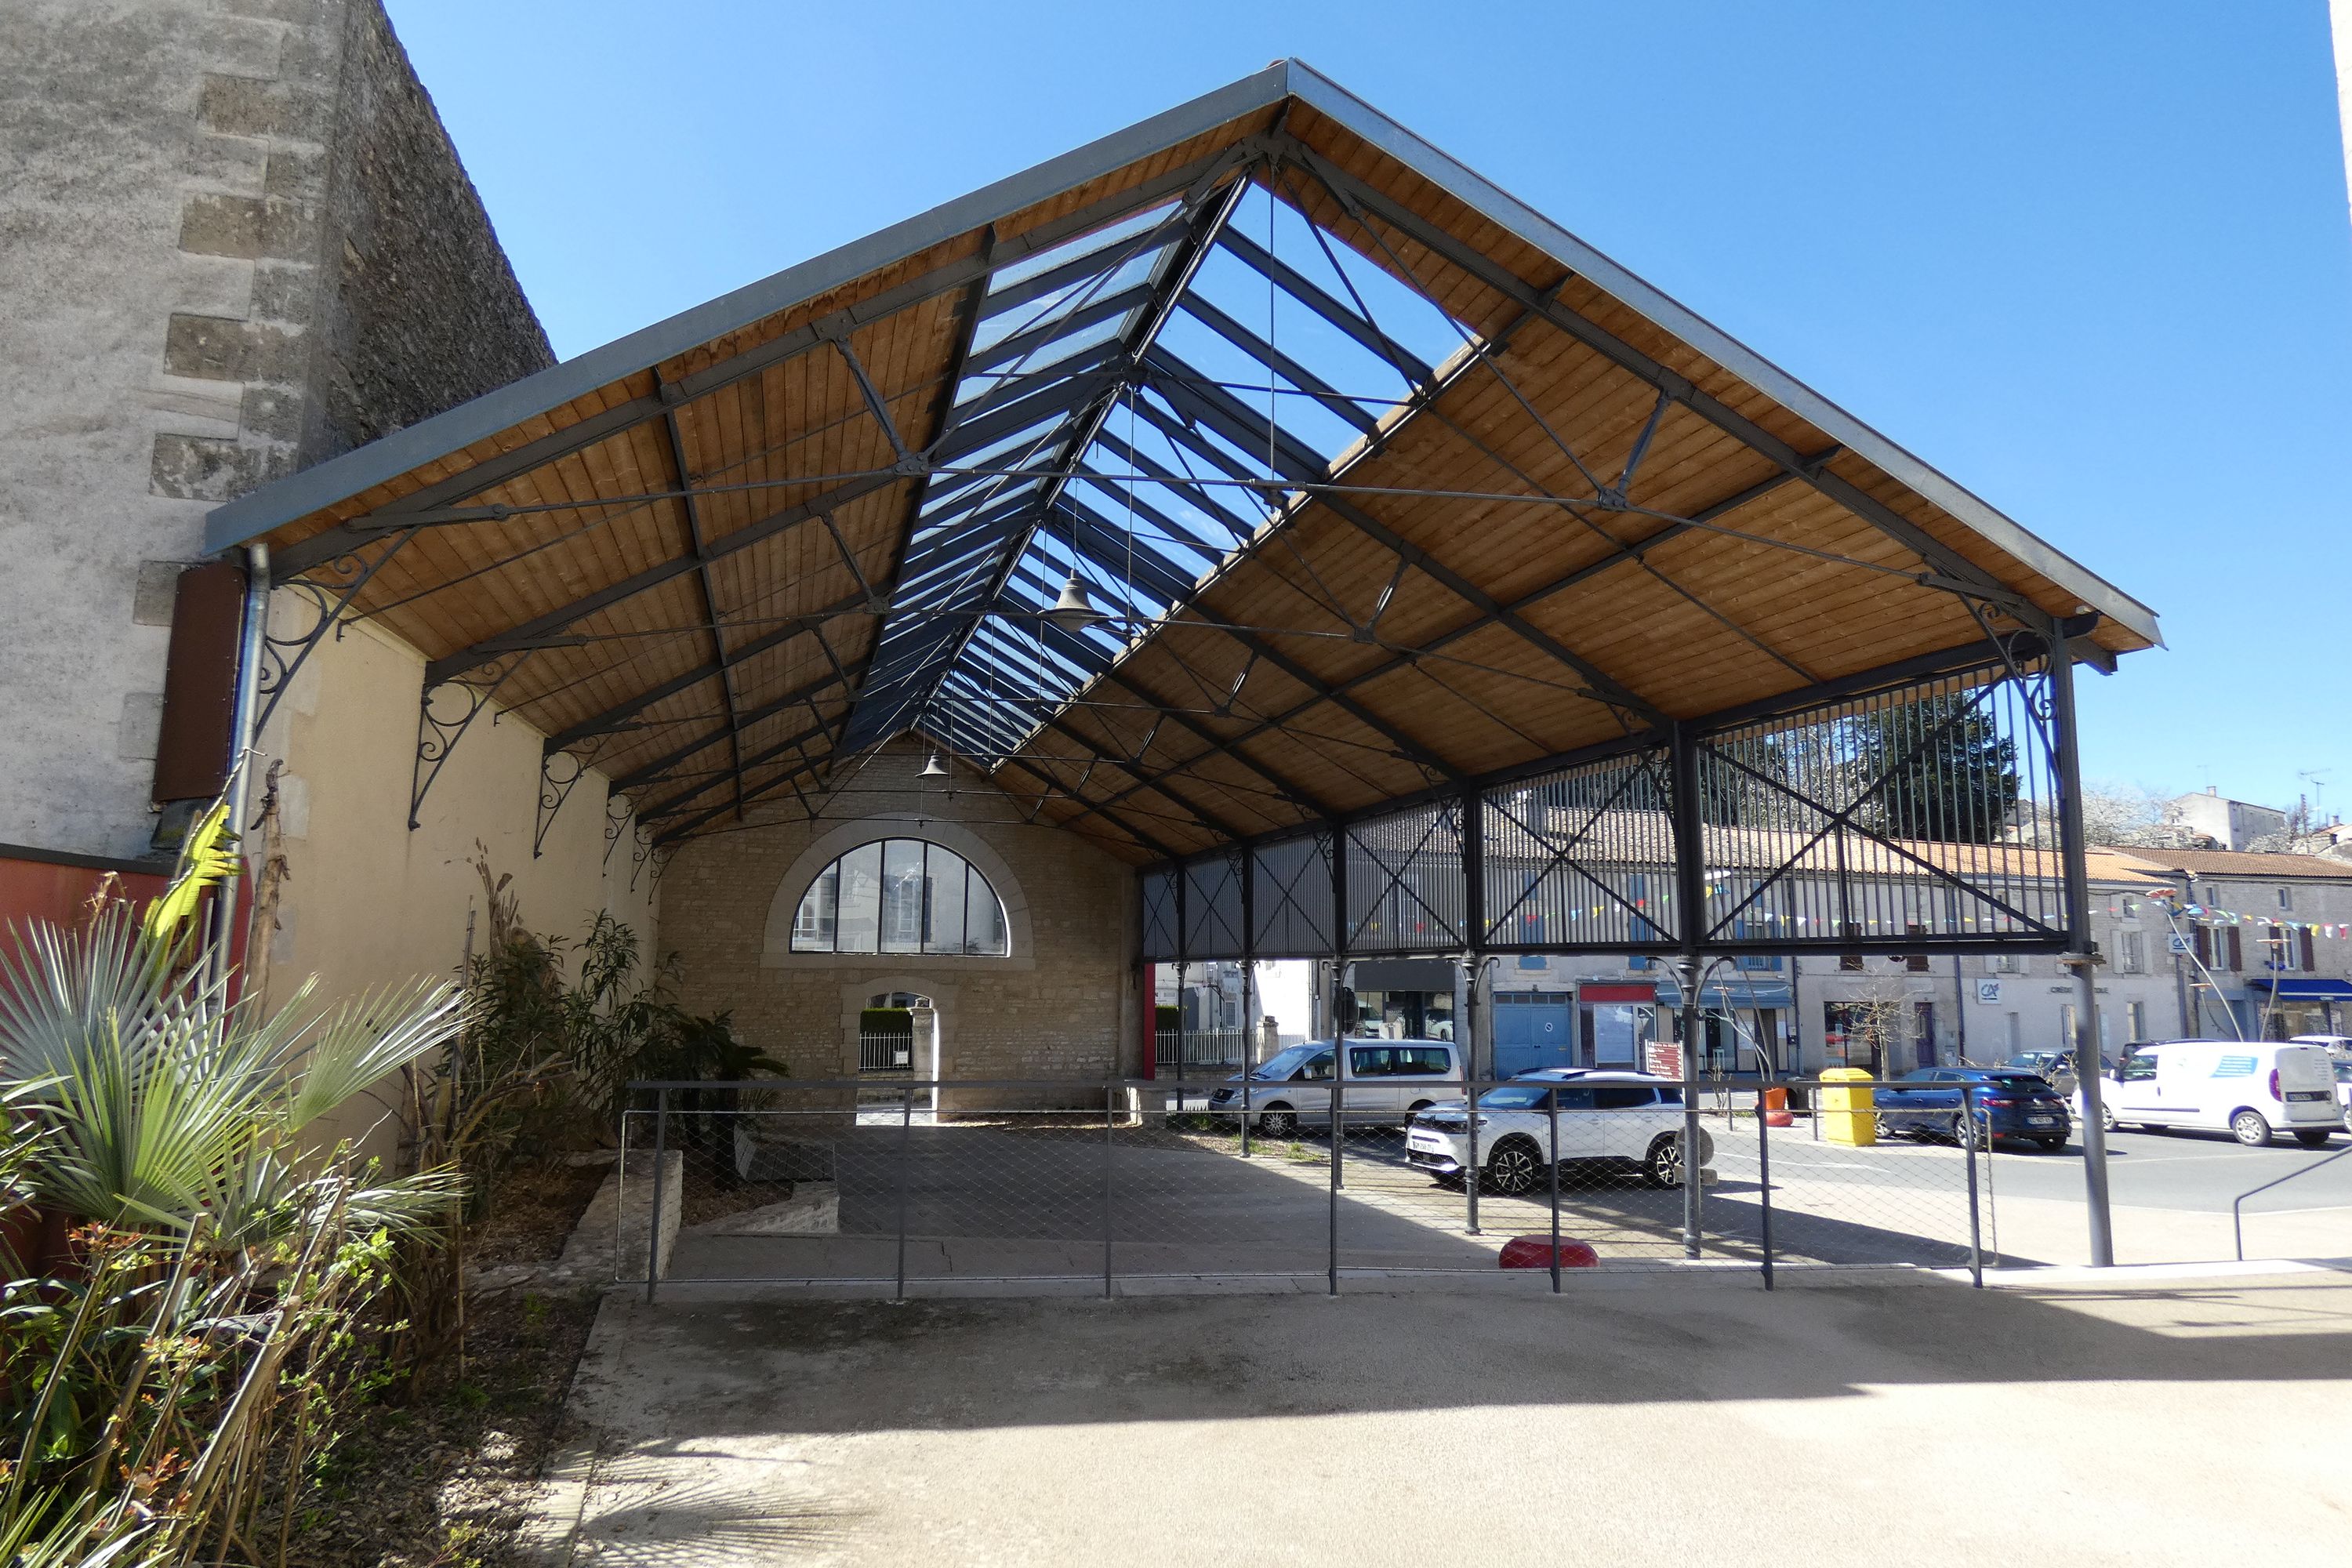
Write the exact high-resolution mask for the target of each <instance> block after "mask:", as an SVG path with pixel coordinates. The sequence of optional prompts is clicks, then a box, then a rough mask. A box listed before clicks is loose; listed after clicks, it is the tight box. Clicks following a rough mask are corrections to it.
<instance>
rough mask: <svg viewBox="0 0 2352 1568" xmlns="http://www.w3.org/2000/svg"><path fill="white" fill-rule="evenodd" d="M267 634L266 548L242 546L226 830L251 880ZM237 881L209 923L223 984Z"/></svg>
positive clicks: (231, 955)
mask: <svg viewBox="0 0 2352 1568" xmlns="http://www.w3.org/2000/svg"><path fill="white" fill-rule="evenodd" d="M268 632H269V546H268V544H266V543H260V542H256V543H252V544H248V545H247V546H246V547H245V626H244V635H243V637H241V638H240V639H239V646H238V647H237V656H236V710H235V712H234V715H233V717H232V718H231V720H230V721H229V779H228V830H229V832H231V833H232V834H234V835H236V858H237V864H238V866H239V867H241V868H246V869H247V872H248V873H249V874H251V875H255V876H258V875H259V868H257V867H253V866H251V865H250V864H249V862H248V861H247V855H246V845H245V830H246V826H247V823H246V817H247V812H249V811H250V810H251V808H252V798H253V765H252V764H253V742H254V740H255V736H254V733H253V721H254V717H255V715H256V714H257V712H258V711H259V710H260V700H261V653H262V639H263V638H264V637H267V636H268ZM237 883H238V879H237V878H236V877H235V876H232V877H230V878H229V879H227V880H226V882H224V883H223V884H222V885H221V890H220V895H219V898H218V899H217V900H215V907H214V915H213V919H214V921H215V924H214V928H213V956H212V972H213V978H214V979H215V981H218V982H223V983H226V980H227V978H228V973H229V965H230V964H231V963H233V962H235V960H236V916H237V907H236V906H237V891H238V888H237Z"/></svg>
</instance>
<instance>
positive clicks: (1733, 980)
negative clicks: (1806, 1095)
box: [1656, 972, 1796, 1078]
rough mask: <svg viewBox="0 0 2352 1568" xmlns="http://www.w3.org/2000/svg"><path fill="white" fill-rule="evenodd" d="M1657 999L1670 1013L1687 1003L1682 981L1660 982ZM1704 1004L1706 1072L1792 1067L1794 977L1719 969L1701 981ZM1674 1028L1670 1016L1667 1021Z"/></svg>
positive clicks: (1772, 1072)
mask: <svg viewBox="0 0 2352 1568" xmlns="http://www.w3.org/2000/svg"><path fill="white" fill-rule="evenodd" d="M1656 990H1657V1005H1658V1006H1659V1008H1660V1009H1661V1010H1663V1011H1664V1012H1665V1013H1667V1014H1668V1015H1669V1016H1671V1015H1672V1014H1673V1013H1674V1012H1675V1011H1677V1010H1679V1009H1680V1008H1681V1006H1682V1005H1683V991H1682V986H1681V985H1680V984H1677V983H1676V982H1675V981H1673V980H1662V981H1660V982H1659V983H1658V985H1657V987H1656ZM1699 1005H1700V1008H1701V1015H1700V1027H1699V1060H1698V1070H1699V1074H1700V1076H1701V1077H1705V1078H1724V1077H1730V1076H1733V1075H1736V1074H1747V1073H1753V1074H1757V1075H1759V1076H1762V1077H1767V1078H1769V1077H1774V1076H1777V1075H1780V1074H1782V1073H1786V1072H1789V1071H1790V1070H1793V1068H1795V1065H1796V1050H1795V1046H1794V1042H1793V1041H1791V1040H1790V1038H1789V1031H1790V1025H1791V1023H1792V1021H1793V1019H1794V1017H1795V1007H1794V1001H1793V998H1792V997H1791V996H1790V991H1789V983H1788V982H1787V981H1786V980H1784V979H1781V978H1780V977H1779V976H1778V975H1761V976H1752V977H1751V976H1750V975H1748V974H1747V973H1741V972H1734V973H1717V974H1714V975H1711V976H1709V977H1708V978H1707V979H1706V980H1704V981H1702V982H1701V983H1700V984H1699ZM1667 1027H1668V1029H1669V1030H1671V1029H1672V1027H1673V1025H1672V1023H1671V1022H1669V1023H1668V1025H1667Z"/></svg>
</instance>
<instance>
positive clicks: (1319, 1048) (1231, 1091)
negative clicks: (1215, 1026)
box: [1209, 1039, 1462, 1138]
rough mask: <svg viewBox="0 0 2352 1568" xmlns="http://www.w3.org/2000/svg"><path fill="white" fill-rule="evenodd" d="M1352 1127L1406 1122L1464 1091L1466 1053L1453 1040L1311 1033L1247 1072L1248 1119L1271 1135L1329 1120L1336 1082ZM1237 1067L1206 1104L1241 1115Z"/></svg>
mask: <svg viewBox="0 0 2352 1568" xmlns="http://www.w3.org/2000/svg"><path fill="white" fill-rule="evenodd" d="M1335 1079H1337V1080H1338V1082H1339V1089H1340V1094H1339V1102H1340V1116H1341V1118H1342V1119H1343V1120H1344V1121H1346V1123H1347V1124H1348V1125H1349V1126H1350V1127H1402V1126H1403V1125H1404V1123H1405V1121H1407V1120H1408V1119H1409V1118H1410V1117H1411V1116H1412V1114H1413V1112H1415V1111H1417V1110H1427V1109H1428V1108H1429V1107H1430V1106H1432V1105H1434V1104H1436V1103H1437V1102H1438V1101H1439V1100H1448V1099H1459V1098H1460V1097H1461V1094H1462V1058H1461V1054H1460V1053H1459V1051H1457V1050H1456V1048H1455V1047H1454V1042H1453V1041H1451V1040H1356V1039H1349V1040H1340V1041H1339V1042H1337V1043H1336V1044H1335V1043H1334V1042H1332V1041H1330V1040H1309V1041H1308V1042H1307V1043H1306V1044H1305V1045H1298V1046H1292V1047H1289V1048H1288V1049H1287V1050H1284V1051H1280V1052H1277V1053H1276V1054H1275V1055H1274V1056H1272V1057H1269V1058H1266V1060H1265V1062H1264V1063H1263V1064H1262V1065H1260V1066H1259V1067H1258V1068H1256V1069H1255V1071H1253V1072H1252V1073H1251V1074H1250V1081H1249V1095H1248V1100H1249V1121H1250V1125H1251V1126H1252V1127H1253V1128H1255V1130H1256V1131H1258V1132H1259V1133H1261V1134H1263V1135H1264V1136H1265V1137H1268V1138H1287V1137H1289V1136H1291V1135H1292V1134H1293V1133H1295V1132H1297V1131H1298V1129H1299V1128H1301V1127H1302V1126H1306V1127H1328V1126H1329V1125H1330V1124H1331V1086H1332V1083H1333V1081H1334V1080H1335ZM1242 1100H1243V1095H1242V1080H1241V1075H1240V1074H1238V1073H1236V1074H1235V1075H1234V1076H1233V1077H1232V1078H1230V1079H1226V1080H1225V1081H1224V1082H1223V1083H1222V1084H1220V1085H1219V1086H1218V1087H1217V1088H1216V1089H1214V1090H1213V1091H1212V1092H1211V1093H1210V1095H1209V1111H1210V1114H1212V1115H1214V1116H1219V1117H1223V1118H1224V1119H1225V1120H1227V1121H1239V1120H1240V1119H1241V1115H1242Z"/></svg>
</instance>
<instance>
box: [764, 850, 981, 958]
mask: <svg viewBox="0 0 2352 1568" xmlns="http://www.w3.org/2000/svg"><path fill="white" fill-rule="evenodd" d="M1008 951H1009V947H1008V943H1007V936H1006V928H1005V920H1004V904H1003V900H1000V899H998V898H997V896H996V889H994V888H993V887H992V886H990V885H989V880H988V879H987V878H986V877H984V876H982V875H981V872H980V868H978V867H976V866H974V865H972V864H971V862H970V861H969V860H966V859H965V858H963V857H962V856H961V855H959V854H957V853H956V852H955V851H954V850H952V849H950V848H948V847H946V846H944V845H940V844H933V843H930V842H929V841H927V840H925V839H920V838H881V839H877V840H875V841H874V842H873V843H871V844H861V845H859V846H858V847H856V848H855V849H852V850H850V851H848V852H847V853H846V854H845V855H843V856H842V857H841V858H839V859H837V860H835V861H834V862H833V864H831V865H829V866H827V867H826V868H824V870H822V871H819V872H818V873H817V874H816V877H815V879H814V880H813V881H811V882H810V883H809V885H808V890H807V891H806V892H805V893H803V894H802V895H801V902H800V909H799V910H798V912H797V913H795V914H794V915H793V952H914V953H930V954H935V955H949V954H954V955H960V956H975V957H984V958H1003V957H1004V956H1005V955H1006V953H1007V952H1008Z"/></svg>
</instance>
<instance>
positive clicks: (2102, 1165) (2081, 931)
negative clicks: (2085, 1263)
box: [2050, 628, 2116, 1268]
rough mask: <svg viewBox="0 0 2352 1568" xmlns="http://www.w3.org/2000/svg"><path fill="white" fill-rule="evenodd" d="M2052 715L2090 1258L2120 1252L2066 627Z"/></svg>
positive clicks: (2058, 640) (2060, 634) (2097, 1262)
mask: <svg viewBox="0 0 2352 1568" xmlns="http://www.w3.org/2000/svg"><path fill="white" fill-rule="evenodd" d="M2050 644H2051V646H2050V716H2051V721H2052V722H2053V724H2055V725H2056V727H2057V730H2058V842H2059V851H2060V856H2061V858H2062V860H2063V863H2064V867H2065V877H2066V931H2067V938H2066V946H2067V952H2066V956H2065V958H2064V959H2063V962H2064V963H2066V964H2067V965H2068V966H2069V967H2071V968H2072V969H2073V970H2074V997H2075V1002H2074V1079H2075V1082H2076V1083H2078V1084H2080V1085H2081V1086H2082V1094H2083V1187H2084V1204H2085V1206H2086V1207H2087V1208H2088V1209H2089V1210H2090V1217H2091V1263H2092V1266H2093V1267H2094V1268H2106V1267H2108V1266H2110V1265H2112V1264H2113V1263H2114V1262H2115V1260H2116V1237H2115V1226H2114V1221H2113V1218H2112V1216H2111V1215H2110V1214H2109V1212H2108V1207H2107V1129H2106V1122H2105V1117H2104V1115H2103V1113H2102V1110H2101V1108H2100V1100H2101V1098H2102V1094H2103V1090H2104V1087H2105V1086H2104V1085H2102V1084H2101V1083H2100V1082H2099V1017H2098V1006H2099V998H2098V988H2097V983H2096V977H2095V965H2096V964H2097V963H2098V947H2097V944H2096V943H2095V942H2092V940H2091V874H2090V866H2089V862H2088V860H2087V858H2086V857H2085V856H2084V845H2083V759H2082V756H2081V754H2080V752H2079V750H2078V748H2077V745H2076V742H2075V733H2074V654H2073V652H2072V650H2070V649H2069V648H2068V647H2067V646H2066V637H2065V633H2064V630H2063V628H2059V629H2056V630H2053V633H2052V636H2051V639H2050Z"/></svg>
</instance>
